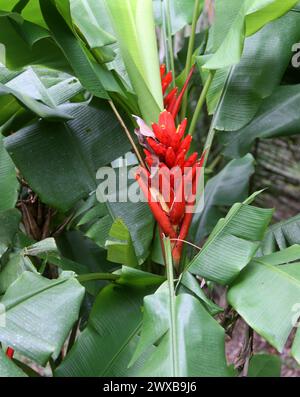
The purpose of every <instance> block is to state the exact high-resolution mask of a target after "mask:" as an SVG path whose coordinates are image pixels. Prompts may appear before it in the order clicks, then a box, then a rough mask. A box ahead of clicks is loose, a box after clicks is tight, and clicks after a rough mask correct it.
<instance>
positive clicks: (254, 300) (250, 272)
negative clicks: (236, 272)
mask: <svg viewBox="0 0 300 397" xmlns="http://www.w3.org/2000/svg"><path fill="white" fill-rule="evenodd" d="M298 259H300V246H299V245H294V246H291V247H290V248H287V249H285V250H282V251H280V252H278V253H274V254H270V255H266V256H263V257H259V258H255V259H253V260H252V261H251V263H250V264H249V265H248V266H247V267H246V269H244V270H243V272H242V273H241V274H240V276H239V277H238V278H237V279H236V280H235V281H234V283H233V285H232V286H231V287H230V289H229V291H228V301H229V303H230V304H231V305H232V306H233V307H234V308H235V310H236V311H237V312H238V313H239V314H240V315H241V316H242V317H243V318H244V320H245V321H246V322H247V323H248V324H249V325H250V326H251V327H252V328H253V329H254V330H255V331H256V332H257V333H259V334H260V335H261V336H263V337H264V338H265V339H266V340H267V341H268V342H269V343H271V344H272V345H273V346H274V347H275V348H276V349H277V350H278V351H279V352H282V350H283V348H284V345H285V343H286V341H287V339H288V336H289V334H290V332H291V331H292V329H293V327H294V326H295V325H296V321H297V318H296V316H297V310H298V316H299V297H300V263H299V262H295V261H296V260H298ZM298 338H299V336H298ZM298 349H299V344H296V345H295V346H294V350H293V352H294V355H295V357H297V359H299V350H298Z"/></svg>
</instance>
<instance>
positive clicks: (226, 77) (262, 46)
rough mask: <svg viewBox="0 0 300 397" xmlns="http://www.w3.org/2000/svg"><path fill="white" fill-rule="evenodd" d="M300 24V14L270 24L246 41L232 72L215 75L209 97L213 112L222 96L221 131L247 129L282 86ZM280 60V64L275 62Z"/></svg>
mask: <svg viewBox="0 0 300 397" xmlns="http://www.w3.org/2000/svg"><path fill="white" fill-rule="evenodd" d="M299 23H300V14H299V13H296V12H289V13H287V14H286V15H284V16H283V17H281V18H280V19H278V20H276V21H274V22H272V23H270V24H268V25H267V26H265V27H264V28H263V29H262V30H261V31H259V32H258V33H256V34H255V35H253V36H252V37H250V38H248V39H247V40H246V41H245V48H244V51H243V56H242V58H241V61H240V62H239V63H238V64H237V65H236V66H234V67H232V68H231V71H230V70H229V69H228V68H227V69H225V70H224V69H223V70H222V72H217V73H216V77H215V79H217V80H216V82H217V84H216V83H213V85H212V89H213V90H214V91H215V92H214V94H213V93H210V96H211V98H210V97H209V99H210V108H211V111H212V110H213V108H214V106H213V104H216V103H217V100H218V99H219V98H220V95H221V93H222V92H223V96H222V100H221V104H220V106H219V109H218V113H217V114H216V115H215V117H216V119H215V126H216V128H217V129H218V130H225V131H236V130H238V129H241V128H242V127H244V126H245V125H246V124H247V123H249V122H250V121H251V120H252V118H253V117H254V115H255V114H256V113H257V111H258V109H259V107H260V105H261V103H262V100H263V99H264V98H267V97H268V96H269V95H271V94H272V93H273V91H274V89H275V88H276V87H277V86H278V85H279V84H280V81H281V79H282V77H283V75H284V73H285V71H286V68H287V66H288V64H289V62H290V59H291V56H292V53H291V48H292V46H293V43H297V42H298V41H299V40H300V33H299V29H298V26H299ZM278 57H280V62H276V61H275V60H277V59H278ZM270 64H272V73H270ZM258 70H259V73H257V71H258ZM222 80H223V82H222ZM214 84H216V86H215V85H214ZM211 102H212V103H211ZM244 154H245V152H244Z"/></svg>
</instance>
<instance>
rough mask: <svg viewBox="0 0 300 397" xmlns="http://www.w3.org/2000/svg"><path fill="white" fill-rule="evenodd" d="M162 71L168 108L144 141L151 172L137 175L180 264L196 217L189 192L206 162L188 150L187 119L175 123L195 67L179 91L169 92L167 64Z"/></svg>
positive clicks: (175, 258)
mask: <svg viewBox="0 0 300 397" xmlns="http://www.w3.org/2000/svg"><path fill="white" fill-rule="evenodd" d="M160 72H161V79H162V91H163V94H164V105H165V110H164V111H163V112H162V113H161V114H160V116H159V120H158V122H157V123H153V124H152V131H153V136H147V138H146V142H145V146H146V148H145V149H144V152H145V155H146V159H145V161H146V164H147V166H148V168H149V170H150V171H151V172H149V170H148V169H145V168H143V167H140V168H139V171H138V172H137V174H136V179H137V180H138V182H139V185H140V187H141V189H142V191H143V193H144V195H145V196H146V198H147V201H148V203H149V207H150V209H151V211H152V213H153V215H154V217H155V219H156V221H157V222H158V224H159V226H160V229H161V231H162V232H163V233H164V234H165V235H167V236H169V237H170V238H172V239H174V241H175V242H174V243H173V259H174V262H175V264H178V263H179V261H180V257H181V253H182V248H183V241H182V240H184V239H185V238H186V236H187V234H188V232H189V228H190V225H191V221H192V217H193V213H192V211H190V210H189V211H187V208H188V206H189V205H190V204H191V200H190V198H189V196H191V195H192V194H195V192H196V188H197V186H196V185H197V180H198V178H197V177H198V173H197V170H198V169H200V168H202V166H203V162H204V154H203V155H202V157H201V158H200V159H199V156H198V153H197V152H195V153H192V154H190V155H189V154H188V153H189V150H190V146H191V143H192V136H191V135H188V134H187V135H186V134H185V133H186V128H187V119H184V120H183V121H182V122H181V123H180V125H179V126H178V127H176V123H175V119H176V116H177V114H178V111H179V108H180V104H181V101H182V97H183V94H184V92H185V90H186V89H187V86H188V82H189V80H190V78H191V76H192V73H193V69H192V70H191V72H190V74H189V76H188V79H187V81H186V82H185V84H184V87H183V89H182V91H181V92H180V94H179V95H178V88H177V87H175V88H173V89H171V90H170V92H169V93H167V94H166V92H167V90H168V88H169V86H170V84H171V83H172V73H171V72H168V73H166V67H165V65H162V66H161V70H160ZM157 175H158V178H157ZM189 184H190V185H191V186H192V189H191V190H192V191H190V190H189V191H187V190H188V189H187V187H186V186H187V185H189ZM166 187H167V188H166ZM166 192H167V194H166ZM192 200H193V199H192Z"/></svg>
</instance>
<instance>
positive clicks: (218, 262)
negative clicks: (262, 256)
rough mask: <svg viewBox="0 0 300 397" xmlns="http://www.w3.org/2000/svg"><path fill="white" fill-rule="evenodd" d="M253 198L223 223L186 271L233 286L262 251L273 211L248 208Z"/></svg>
mask: <svg viewBox="0 0 300 397" xmlns="http://www.w3.org/2000/svg"><path fill="white" fill-rule="evenodd" d="M253 197H255V195H253V196H252V197H250V198H249V199H247V200H246V201H245V202H243V203H237V204H235V205H234V206H233V207H232V208H231V209H230V211H229V212H228V214H227V216H226V218H224V219H220V220H219V222H218V223H217V225H216V227H215V228H214V229H213V231H212V233H211V235H210V236H209V238H208V240H207V241H206V243H205V244H204V246H203V248H202V249H201V251H200V252H199V253H198V254H197V255H196V256H195V257H194V259H193V260H192V261H191V263H190V264H189V265H188V267H187V269H188V271H190V272H191V273H194V274H197V275H200V276H202V277H204V278H207V279H208V280H213V281H216V282H218V283H220V284H224V285H225V284H230V283H231V282H232V280H233V279H234V278H235V277H236V276H237V275H238V274H239V272H240V271H241V270H242V269H243V268H244V267H245V266H246V265H247V264H248V263H249V262H250V260H251V259H252V257H253V256H254V255H255V253H256V251H257V250H258V248H259V245H260V241H261V240H262V239H263V237H264V234H265V231H266V229H267V226H268V224H269V223H270V221H271V218H272V214H273V210H269V209H262V208H257V207H253V206H251V205H249V202H251V201H252V200H253Z"/></svg>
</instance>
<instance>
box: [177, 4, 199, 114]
mask: <svg viewBox="0 0 300 397" xmlns="http://www.w3.org/2000/svg"><path fill="white" fill-rule="evenodd" d="M199 9H200V0H195V6H194V13H193V22H192V31H191V35H190V39H189V45H188V52H187V57H186V64H185V69H184V75H185V80H186V79H187V76H188V74H189V71H190V69H191V67H192V56H193V51H194V46H195V36H196V26H197V21H198V18H199ZM187 104H188V91H186V92H185V94H184V96H183V100H182V107H181V120H183V119H184V118H185V116H186V112H187Z"/></svg>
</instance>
